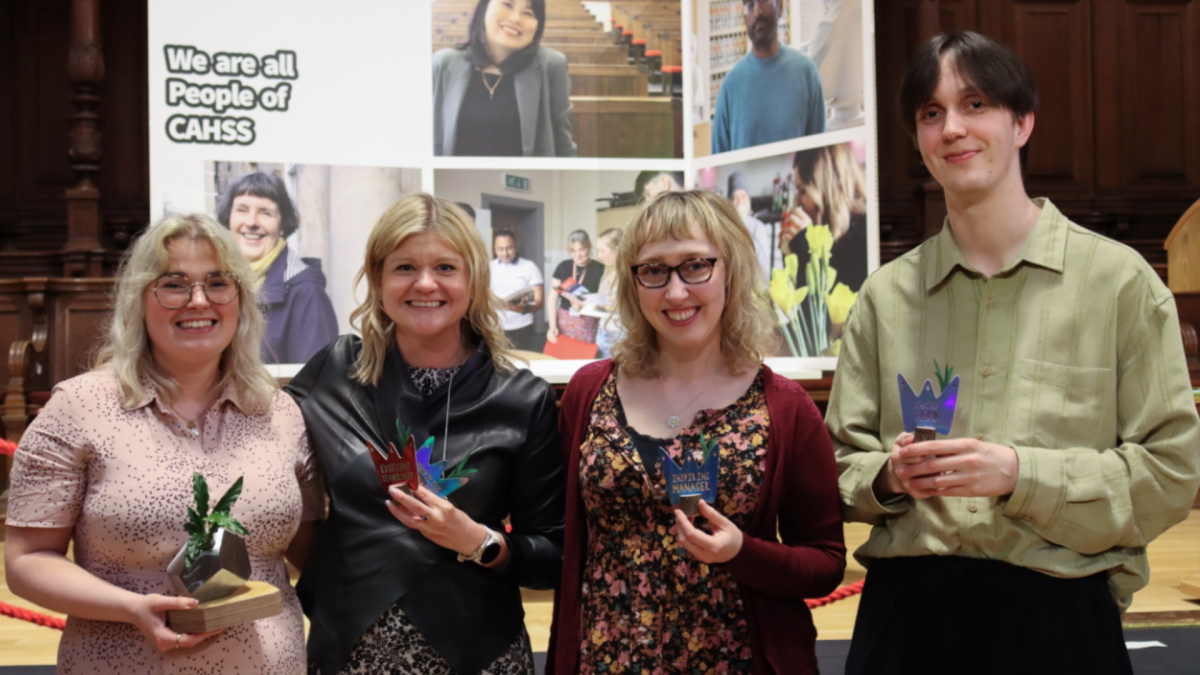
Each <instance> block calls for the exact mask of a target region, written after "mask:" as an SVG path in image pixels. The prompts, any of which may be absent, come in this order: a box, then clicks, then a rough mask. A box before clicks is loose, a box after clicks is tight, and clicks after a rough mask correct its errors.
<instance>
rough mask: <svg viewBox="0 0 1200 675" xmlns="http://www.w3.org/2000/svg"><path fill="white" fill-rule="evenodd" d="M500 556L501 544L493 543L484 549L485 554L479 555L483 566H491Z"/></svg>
mask: <svg viewBox="0 0 1200 675" xmlns="http://www.w3.org/2000/svg"><path fill="white" fill-rule="evenodd" d="M498 555H500V542H498V541H493V542H492V543H490V544H488V545H487V548H485V549H483V553H481V554H480V555H479V562H480V564H483V565H490V564H492V561H494V560H495V559H496V556H498Z"/></svg>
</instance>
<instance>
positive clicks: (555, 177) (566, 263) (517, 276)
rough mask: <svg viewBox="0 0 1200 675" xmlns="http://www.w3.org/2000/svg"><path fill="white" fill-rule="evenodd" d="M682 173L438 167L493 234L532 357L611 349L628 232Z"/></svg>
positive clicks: (518, 329) (508, 298) (510, 306)
mask: <svg viewBox="0 0 1200 675" xmlns="http://www.w3.org/2000/svg"><path fill="white" fill-rule="evenodd" d="M514 179H517V180H514ZM510 182H511V183H516V184H522V185H524V186H525V189H521V190H515V189H511V188H506V187H505V186H506V185H509V184H510ZM682 183H683V174H682V172H674V171H653V170H648V171H590V170H580V171H573V170H563V171H525V170H519V171H518V170H509V171H502V170H501V171H495V170H475V169H439V170H437V171H435V173H434V185H435V189H434V192H435V193H436V194H437V196H438V197H441V198H443V199H446V200H449V201H452V202H455V203H456V205H457V206H458V207H459V208H461V209H463V210H464V211H465V212H467V213H468V214H469V215H471V216H472V217H473V218H474V221H475V227H476V228H477V229H478V231H479V235H480V238H481V239H483V241H484V242H489V243H490V246H491V250H490V253H491V254H492V260H491V261H490V268H491V289H492V293H493V294H494V295H495V296H496V298H497V300H498V301H499V302H500V303H501V305H502V309H503V311H501V312H500V319H501V322H502V324H503V325H502V327H503V329H504V332H505V336H506V337H508V339H509V341H510V342H512V343H513V346H514V347H515V348H516V349H518V350H520V351H521V356H522V357H523V358H527V359H535V358H579V359H591V358H605V357H607V356H609V355H610V351H609V350H610V349H611V347H612V345H613V344H615V343H616V342H617V341H618V340H619V339H620V337H621V335H622V327H621V323H620V320H619V318H618V317H617V316H616V314H615V313H614V311H613V310H614V301H615V298H616V292H617V288H616V278H617V275H616V274H615V272H616V267H615V262H616V256H617V249H618V247H619V246H620V242H621V237H622V234H623V233H624V231H625V228H626V226H627V225H628V224H629V223H630V222H632V221H633V220H634V219H636V218H637V216H638V215H640V214H641V213H642V210H643V209H644V208H645V205H646V203H647V200H648V199H649V198H651V197H653V196H654V195H656V194H659V193H660V192H663V191H667V190H681V189H683V188H682Z"/></svg>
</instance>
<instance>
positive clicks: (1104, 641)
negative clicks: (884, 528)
mask: <svg viewBox="0 0 1200 675" xmlns="http://www.w3.org/2000/svg"><path fill="white" fill-rule="evenodd" d="M917 673H920V674H921V675H939V674H942V673H945V674H946V675H951V674H953V675H960V674H967V673H969V674H970V675H986V674H989V673H995V674H996V675H1000V674H1005V675H1008V674H1010V673H1020V674H1021V675H1036V674H1038V673H1046V674H1047V675H1051V674H1053V675H1070V674H1071V673H1079V674H1080V675H1084V674H1086V675H1107V674H1109V673H1111V674H1114V675H1116V674H1120V675H1132V673H1133V667H1132V666H1131V665H1130V663H1129V654H1128V653H1127V652H1126V651H1125V637H1124V634H1123V633H1122V632H1121V616H1120V612H1119V610H1118V608H1117V604H1116V601H1115V600H1113V598H1112V595H1111V594H1110V593H1109V591H1108V581H1107V575H1105V574H1095V575H1092V576H1090V577H1084V578H1082V579H1058V578H1055V577H1051V576H1047V575H1045V574H1042V573H1041V572H1035V571H1033V570H1028V569H1025V568H1023V567H1017V566H1016V565H1011V564H1009V563H1005V562H999V561H996V560H978V559H974V558H964V557H961V556H923V557H917V558H891V559H887V560H880V561H877V562H875V563H874V564H872V565H871V568H870V571H869V572H868V573H867V583H866V585H865V586H864V588H863V594H862V600H861V601H860V603H859V606H858V617H857V619H856V620H855V622H854V638H853V640H852V641H851V643H850V655H849V657H848V658H847V659H846V675H892V674H894V675H909V674H914V675H915V674H917Z"/></svg>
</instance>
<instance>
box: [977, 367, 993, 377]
mask: <svg viewBox="0 0 1200 675" xmlns="http://www.w3.org/2000/svg"><path fill="white" fill-rule="evenodd" d="M979 374H980V375H982V376H984V377H987V376H988V375H991V374H992V369H991V368H988V367H987V366H984V367H983V370H981V371H979Z"/></svg>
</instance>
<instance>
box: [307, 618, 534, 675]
mask: <svg viewBox="0 0 1200 675" xmlns="http://www.w3.org/2000/svg"><path fill="white" fill-rule="evenodd" d="M308 674H309V675H321V673H320V670H318V669H317V668H316V666H315V664H313V663H309V667H308ZM341 675H454V669H453V668H451V667H450V664H449V663H446V660H445V659H443V658H442V657H441V655H439V654H438V653H437V651H435V650H434V649H433V646H432V645H430V644H429V642H428V641H427V640H426V639H425V636H424V635H421V631H419V630H417V627H416V626H414V625H413V624H412V622H411V621H409V620H408V617H407V616H405V615H404V612H403V611H402V610H401V609H400V603H396V604H394V605H392V607H391V608H390V609H388V611H386V612H384V613H383V614H382V615H380V617H379V618H378V619H376V620H375V623H373V624H371V627H370V628H368V629H367V632H365V633H363V636H362V637H361V638H359V639H358V644H356V645H354V650H353V651H352V652H350V660H349V661H347V662H346V665H345V666H344V667H343V668H342V672H341ZM479 675H533V648H532V647H531V646H530V644H529V634H528V633H526V632H525V629H524V628H522V629H521V634H520V635H518V636H517V639H516V640H514V641H513V643H512V644H511V645H509V647H508V651H506V652H504V653H503V654H501V655H500V656H499V657H497V658H496V660H495V661H492V663H491V665H489V666H488V667H487V668H484V669H483V670H481V671H479Z"/></svg>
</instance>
